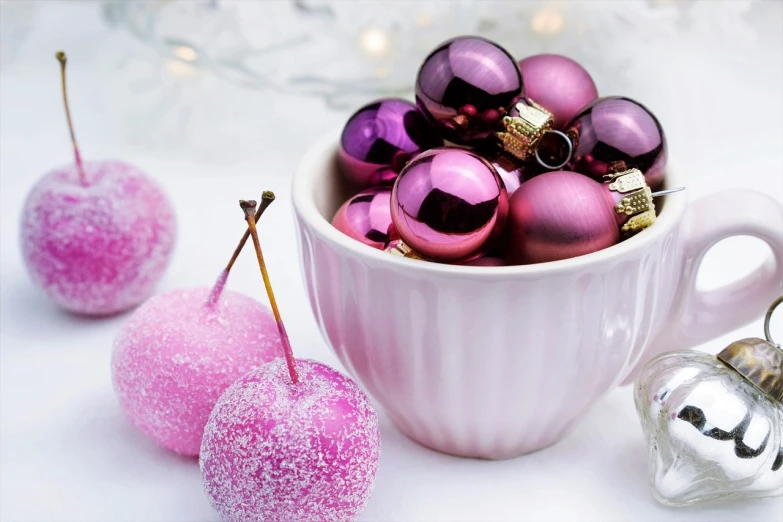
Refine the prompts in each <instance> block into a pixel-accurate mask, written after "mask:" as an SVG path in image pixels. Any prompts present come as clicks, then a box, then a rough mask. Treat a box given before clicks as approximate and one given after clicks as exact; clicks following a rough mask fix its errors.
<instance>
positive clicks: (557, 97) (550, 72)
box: [519, 54, 598, 130]
mask: <svg viewBox="0 0 783 522" xmlns="http://www.w3.org/2000/svg"><path fill="white" fill-rule="evenodd" d="M519 68H520V70H521V71H522V78H524V80H525V95H526V96H527V97H528V98H530V99H531V100H533V101H535V102H536V103H537V104H539V105H541V106H542V107H543V108H545V109H546V110H548V111H549V112H551V113H552V116H553V117H554V120H555V128H556V129H560V130H563V129H564V128H565V126H566V125H567V124H568V123H569V122H570V121H571V120H572V119H573V118H574V117H575V116H576V115H577V114H579V111H581V110H582V109H583V108H584V107H585V106H587V104H589V103H590V102H592V101H593V100H595V99H596V98H598V89H596V87H595V83H594V82H593V79H592V78H591V77H590V74H589V73H588V72H587V71H586V70H585V69H584V67H582V66H581V65H579V64H578V63H577V62H575V61H574V60H572V59H570V58H567V57H565V56H560V55H558V54H537V55H534V56H529V57H527V58H525V59H524V60H522V61H520V62H519Z"/></svg>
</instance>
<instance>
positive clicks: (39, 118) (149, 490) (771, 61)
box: [0, 1, 783, 522]
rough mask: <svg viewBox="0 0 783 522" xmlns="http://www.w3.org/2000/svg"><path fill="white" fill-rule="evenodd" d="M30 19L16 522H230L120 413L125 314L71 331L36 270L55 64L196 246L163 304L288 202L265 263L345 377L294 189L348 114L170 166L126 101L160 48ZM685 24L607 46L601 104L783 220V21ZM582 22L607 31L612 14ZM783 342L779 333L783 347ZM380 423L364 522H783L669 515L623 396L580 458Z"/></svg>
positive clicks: (4, 406)
mask: <svg viewBox="0 0 783 522" xmlns="http://www.w3.org/2000/svg"><path fill="white" fill-rule="evenodd" d="M618 3H619V2H618ZM661 3H666V4H672V3H673V2H661ZM21 4H22V2H6V1H4V2H3V3H2V17H1V18H2V22H3V25H2V34H1V35H0V36H2V40H1V42H2V51H3V62H2V72H1V74H0V205H1V214H0V217H1V222H0V246H1V248H2V257H1V258H0V263H1V266H0V289H1V290H2V292H1V294H0V323H1V325H0V519H2V520H8V521H13V520H20V521H21V520H29V521H33V520H52V521H54V520H57V521H60V520H62V521H65V520H73V521H77V520H78V521H88V520H89V521H121V520H122V521H124V520H134V521H169V520H180V521H201V520H215V516H214V514H213V512H212V510H211V508H210V506H209V504H208V502H207V499H206V497H205V496H204V494H203V492H202V487H201V478H200V475H199V471H198V464H197V462H196V461H195V460H193V459H186V458H181V457H178V456H175V455H172V454H170V453H168V452H166V451H164V450H162V449H159V448H158V447H156V446H155V445H154V444H153V443H152V442H150V441H149V440H147V439H146V438H145V437H143V436H142V435H141V434H140V433H138V432H137V431H136V430H135V429H134V428H133V427H132V426H131V425H130V424H129V423H128V422H127V421H126V420H125V419H124V418H123V415H122V412H121V411H120V409H119V406H118V404H117V402H116V401H115V398H114V394H113V392H112V389H111V382H110V375H109V360H110V355H111V345H112V340H113V337H114V335H115V333H116V332H117V329H118V328H119V327H120V325H121V324H122V323H123V321H125V320H126V319H127V314H126V315H122V316H118V317H113V318H109V319H100V320H95V319H85V318H79V317H74V316H72V315H68V314H65V313H63V312H61V311H59V310H58V309H56V308H55V307H54V306H53V305H51V304H50V303H48V302H47V301H46V300H45V298H44V297H43V296H42V295H41V293H40V292H39V291H38V290H37V289H36V288H34V287H33V286H32V284H31V282H30V280H29V279H28V277H27V275H26V273H25V269H24V267H23V265H22V260H21V256H20V252H19V248H18V240H17V235H18V225H19V215H20V212H21V208H22V204H23V200H24V197H25V194H26V193H27V191H28V190H29V188H30V186H31V185H32V184H33V183H35V181H36V179H37V178H38V177H39V176H41V175H42V174H43V173H44V172H46V171H47V170H48V169H50V168H52V167H54V166H56V165H59V164H62V163H67V162H69V161H71V159H70V158H71V151H70V144H69V142H68V139H67V131H66V127H65V122H64V117H63V111H62V107H61V104H60V97H59V96H60V95H59V84H58V70H57V63H56V61H55V60H54V57H53V55H54V52H55V51H56V50H58V49H60V48H64V49H65V50H66V51H68V52H69V55H70V61H69V68H70V69H69V74H70V81H69V89H70V93H71V109H72V112H73V115H74V120H75V123H76V126H77V136H78V137H79V139H80V141H81V145H82V152H83V155H84V156H85V157H86V158H89V159H93V158H94V159H102V158H117V159H123V160H126V161H129V162H131V163H134V164H136V165H138V166H139V167H141V168H143V169H144V170H146V171H147V172H149V173H150V174H152V175H153V176H155V177H156V178H157V179H158V180H159V181H160V182H161V183H162V184H163V185H164V186H165V187H166V189H167V190H168V192H169V194H170V195H171V198H172V200H173V202H174V205H175V207H176V209H177V213H178V217H179V223H180V237H179V242H178V245H177V249H176V253H175V256H174V258H173V261H172V265H171V266H172V268H171V269H170V270H169V271H168V273H167V275H166V277H165V278H164V280H163V281H162V283H161V285H160V287H159V288H158V291H160V292H162V291H166V290H170V289H173V288H178V287H182V286H196V285H208V284H210V283H211V282H212V281H213V280H214V278H215V276H216V275H217V273H218V272H219V270H220V269H221V267H222V266H224V264H225V262H226V261H227V258H228V257H229V255H230V254H231V252H232V250H233V248H234V245H235V241H236V239H237V238H238V237H239V235H240V234H241V231H242V230H243V229H244V222H243V221H242V216H241V212H240V211H239V210H238V208H237V205H236V201H237V200H238V199H240V198H252V197H257V196H258V195H259V194H260V192H261V191H262V190H264V189H271V190H274V191H275V192H276V193H277V196H278V200H277V202H276V203H275V204H274V205H273V207H271V209H270V211H269V213H268V214H267V215H266V216H265V218H264V219H265V221H264V222H265V223H267V225H265V226H264V227H263V230H262V242H263V243H264V244H265V245H266V247H265V255H266V257H267V259H268V263H269V265H270V272H271V275H272V278H273V282H274V284H275V289H276V293H277V295H278V298H279V301H280V306H281V310H282V312H283V315H284V318H285V320H286V322H287V325H288V331H289V333H290V335H291V339H292V343H293V346H294V350H295V351H296V353H297V355H298V356H299V357H312V358H316V359H320V360H323V361H325V362H327V363H329V364H331V365H333V366H336V367H338V368H339V367H340V365H339V363H338V362H337V360H336V359H335V357H334V356H333V355H332V354H331V352H330V351H329V349H328V347H327V346H326V344H325V343H324V341H323V340H322V338H321V336H320V334H319V332H318V330H317V328H316V325H315V322H314V320H313V318H312V315H311V313H310V310H309V307H308V305H307V301H306V297H305V293H304V288H303V285H302V280H301V278H300V272H299V268H298V266H297V265H298V261H297V253H296V245H295V239H294V230H293V222H292V215H291V214H292V213H291V205H290V201H289V199H290V193H289V181H290V175H291V173H292V172H293V169H294V167H295V164H296V162H297V159H298V158H299V157H300V156H301V154H302V153H303V151H304V149H305V148H306V147H307V146H308V145H309V144H310V143H311V142H312V141H313V140H314V139H315V138H317V137H318V136H319V135H320V134H322V133H324V132H326V131H328V130H330V129H331V128H333V127H335V126H337V125H340V124H341V123H342V122H343V121H344V120H345V118H346V117H347V115H348V114H347V113H345V112H340V111H334V110H330V109H329V108H327V107H326V106H325V105H324V103H323V102H321V101H320V100H318V99H305V98H301V97H297V96H286V95H280V94H270V93H264V92H258V91H247V92H242V93H241V95H242V96H245V98H243V100H246V103H248V104H249V105H248V106H249V107H250V106H251V105H253V106H255V105H257V104H262V105H264V106H265V107H267V108H268V110H267V111H266V117H265V118H263V119H259V120H258V121H257V126H258V128H259V129H261V130H260V135H261V136H262V139H259V141H258V142H257V143H256V144H254V146H253V147H246V148H243V149H239V150H238V151H237V152H232V156H231V157H225V156H226V155H223V156H222V157H217V158H213V160H212V161H205V160H202V159H200V156H198V152H199V151H198V150H195V147H194V150H193V151H192V154H188V153H187V152H184V151H185V150H186V149H187V146H188V144H187V143H184V144H183V143H182V142H176V143H174V142H173V141H172V145H171V146H169V145H168V143H167V141H166V139H168V138H167V137H166V136H163V135H162V136H161V138H160V142H159V143H158V144H157V146H153V145H155V144H151V143H150V141H151V140H150V139H149V138H150V137H153V138H155V139H157V136H158V135H157V134H155V131H156V127H155V123H154V122H153V123H150V124H149V129H148V131H149V132H148V133H146V137H147V138H148V139H146V140H138V139H134V138H133V133H129V132H127V131H128V128H132V129H133V130H134V131H135V136H136V137H138V135H139V131H140V130H141V131H142V132H141V134H142V135H145V133H144V132H143V131H144V123H143V122H142V121H141V120H139V118H136V119H134V120H133V121H130V120H128V115H129V114H131V113H133V111H134V105H133V104H134V103H139V100H138V99H136V98H134V97H133V96H132V95H131V94H129V91H128V90H127V89H125V88H123V82H124V81H125V79H126V78H127V77H126V76H123V73H119V72H117V68H116V63H117V62H118V60H120V59H121V58H122V57H123V56H127V55H128V54H133V53H135V52H137V51H138V52H142V51H141V50H139V49H140V46H141V45H142V44H140V43H139V42H137V41H135V40H133V39H131V38H129V37H127V36H125V35H124V34H121V33H118V32H117V31H112V30H110V29H108V28H106V27H105V25H104V23H103V22H102V19H101V17H100V11H99V10H100V6H99V4H98V3H97V2H83V3H66V2H25V4H26V6H24V7H20V5H21ZM623 4H627V5H628V9H629V13H630V14H629V15H628V16H629V17H632V16H641V15H639V14H638V9H637V8H638V5H636V4H639V2H623ZM707 4H709V5H707ZM615 5H617V4H615ZM634 5H636V7H634ZM386 7H387V8H388V7H389V4H386ZM677 8H678V9H682V10H683V11H682V12H683V13H684V14H683V15H682V17H681V18H679V19H678V20H677V21H675V22H674V23H673V25H671V27H669V28H668V29H669V30H670V32H668V33H667V31H666V30H665V29H666V28H660V27H658V26H656V23H657V22H656V21H654V20H644V19H641V20H636V21H637V22H638V23H639V25H640V26H641V27H644V28H646V30H647V32H646V33H644V34H642V35H640V34H639V33H638V32H629V33H628V34H627V35H623V38H624V42H625V44H623V43H622V42H619V41H615V42H606V46H607V52H612V53H617V54H616V55H611V56H609V55H607V59H617V56H620V57H621V58H623V60H625V58H628V59H627V60H625V61H624V62H623V63H624V65H623V67H624V69H623V71H624V72H623V78H622V79H620V78H617V79H616V81H615V79H614V78H611V77H606V75H601V76H600V77H598V78H597V80H598V83H599V91H600V92H602V93H604V94H609V93H615V92H614V91H615V90H616V88H617V87H618V86H622V87H623V89H624V90H623V93H625V94H628V95H629V96H632V97H634V98H637V99H639V100H642V101H643V102H644V103H645V104H647V105H648V106H649V107H651V108H652V109H653V110H654V111H655V112H656V114H657V115H658V116H659V118H660V119H661V121H662V123H663V125H664V128H665V129H666V130H667V133H668V137H669V144H670V148H671V155H672V157H674V158H676V161H677V163H678V165H679V166H680V167H682V168H684V169H686V170H687V172H688V175H689V180H690V181H689V186H688V193H689V198H690V199H691V200H693V199H695V198H698V197H699V196H701V195H704V194H707V193H710V192H713V191H716V190H723V189H733V188H756V189H759V190H763V191H764V192H767V193H769V194H771V195H773V196H774V197H776V198H778V199H780V200H781V201H783V101H782V97H781V93H783V9H781V4H780V3H778V2H764V3H762V4H757V3H753V2H739V1H738V2H695V3H693V4H689V5H688V6H680V7H677ZM634 9H636V11H634ZM634 13H636V14H634ZM571 16H572V18H571V19H573V17H578V16H592V17H596V16H600V10H599V9H594V10H593V11H591V12H590V13H587V14H585V13H581V14H580V13H576V14H573V13H572V15H571ZM571 19H569V20H571ZM641 36H644V38H645V40H644V41H641V40H640V37H641ZM737 42H739V43H737ZM539 43H540V42H539ZM557 46H558V43H557V42H555V43H553V44H552V45H551V46H550V47H551V48H552V50H554V51H557V50H558V47H557ZM539 47H540V46H539ZM610 49H611V51H610ZM511 50H512V52H515V53H518V54H519V55H520V56H521V55H523V54H524V52H523V51H521V50H518V49H511ZM420 58H421V57H412V58H411V59H415V60H419V59H420ZM587 65H588V69H589V68H590V67H589V64H587ZM225 89H226V90H225V92H224V94H223V96H232V97H234V96H237V97H238V96H240V94H239V93H240V90H239V89H237V88H234V87H228V86H226V87H225ZM218 95H220V94H219V93H218ZM212 102H213V100H210V99H204V100H202V101H200V102H199V103H204V104H205V105H206V104H210V103H212ZM171 103H175V101H172V102H171ZM214 103H218V102H217V101H215V102H214ZM291 115H296V116H295V117H293V116H291ZM239 125H244V126H245V127H247V126H248V125H253V122H252V121H251V122H248V121H241V122H239V121H238V122H236V125H235V126H233V127H232V125H231V122H222V123H221V124H220V125H219V126H216V128H213V129H210V130H211V131H212V132H213V133H214V134H215V136H222V137H224V138H225V136H232V133H234V132H236V128H238V127H237V126H239ZM153 141H154V140H153ZM196 158H199V159H196ZM752 211H753V209H744V208H732V209H727V212H738V213H740V212H752ZM765 254H766V247H763V246H761V245H760V244H759V243H758V242H756V241H753V240H749V239H736V240H731V241H727V242H724V243H723V244H721V245H719V246H718V247H716V248H715V249H714V250H713V251H712V252H711V253H710V255H709V256H708V259H707V260H706V262H705V265H704V267H703V270H702V273H701V283H703V284H704V285H705V286H707V287H715V286H719V285H721V284H722V283H724V282H726V281H728V280H731V279H733V278H735V277H738V276H739V275H741V274H743V273H746V272H748V271H749V270H751V269H752V268H753V267H754V266H756V265H757V264H758V263H760V260H761V258H762V256H764V255H765ZM229 286H230V288H232V289H234V290H239V291H243V292H246V293H248V294H250V295H253V296H255V297H257V298H259V299H261V300H264V297H263V293H262V292H263V290H262V284H261V280H260V277H259V275H258V273H257V268H256V267H255V265H254V260H253V258H252V257H250V256H243V257H241V258H240V260H239V262H238V264H237V265H236V267H235V268H234V271H233V273H232V276H231V279H230V280H229ZM781 326H783V325H781V322H780V321H777V324H776V325H775V328H777V331H778V332H779V333H778V335H779V336H783V329H781ZM761 334H762V330H761V321H760V320H757V321H755V322H754V323H753V324H751V325H748V326H747V327H744V328H742V329H740V330H737V331H735V332H732V333H730V334H728V335H725V336H723V337H721V338H720V339H716V340H714V341H712V342H710V343H708V344H707V345H705V346H703V347H701V348H703V349H705V350H707V351H710V352H716V351H718V350H720V349H721V348H722V347H723V346H725V345H726V344H727V343H728V342H730V341H732V340H735V339H738V338H741V337H747V336H760V335H761ZM672 348H677V347H672ZM382 419H383V420H382V431H383V451H382V456H381V465H380V470H379V473H378V479H377V485H376V490H375V493H374V495H373V497H372V499H371V501H370V503H369V505H368V507H367V509H366V511H365V512H364V514H363V516H362V517H361V520H367V521H370V520H372V521H391V520H394V521H403V520H406V521H407V520H410V521H413V520H421V521H430V520H443V521H456V520H466V521H467V520H476V521H493V520H536V521H537V520H553V521H554V520H557V521H559V520H596V521H599V520H600V521H610V520H611V521H630V520H638V521H660V520H667V521H675V520H683V521H686V520H687V521H697V520H699V521H711V522H714V521H724V520H725V521H728V520H736V521H761V520H764V521H772V520H778V521H779V520H781V519H783V499H780V498H777V499H770V500H764V501H754V502H730V503H721V504H713V505H709V506H701V507H694V508H687V509H677V510H675V509H668V508H664V507H662V506H659V505H657V504H656V503H655V501H654V500H653V499H652V497H651V495H650V494H649V490H648V486H647V475H646V473H647V464H646V449H645V445H644V441H643V438H642V434H641V430H640V427H639V424H638V420H637V418H636V413H635V411H634V409H633V401H632V397H631V390H630V389H629V388H621V389H617V390H615V391H613V392H611V393H609V394H608V395H607V396H606V397H605V398H604V399H603V400H602V401H600V402H599V403H598V404H597V405H596V406H595V408H594V409H593V410H592V411H591V412H590V414H589V415H588V416H587V417H586V418H585V420H584V421H583V422H582V423H581V425H580V426H578V428H577V429H576V431H575V432H574V433H572V434H571V435H570V436H568V437H567V438H566V439H565V440H564V441H562V442H561V443H559V444H557V445H555V446H554V447H551V448H549V449H546V450H544V451H541V452H538V453H535V454H532V455H528V456H525V457H521V458H518V459H514V460H509V461H503V462H483V461H475V460H466V459H460V458H455V457H450V456H446V455H442V454H439V453H436V452H433V451H430V450H427V449H425V448H422V447H420V446H418V445H417V444H415V443H413V442H411V441H409V440H407V439H406V438H405V437H404V436H403V435H401V434H400V433H399V432H398V431H397V430H396V429H395V428H394V427H393V426H392V425H391V424H390V423H389V421H388V419H387V418H386V417H385V416H383V415H382Z"/></svg>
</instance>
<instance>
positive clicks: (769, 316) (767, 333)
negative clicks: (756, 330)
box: [764, 295, 783, 348]
mask: <svg viewBox="0 0 783 522" xmlns="http://www.w3.org/2000/svg"><path fill="white" fill-rule="evenodd" d="M780 303H783V295H781V296H780V297H778V298H777V299H775V302H773V303H772V305H771V306H770V307H769V310H767V315H766V316H764V337H766V338H767V341H768V342H769V343H770V344H774V345H775V346H777V347H778V348H780V345H779V344H778V343H776V342H775V341H773V340H772V332H770V330H769V323H770V321H772V313H773V312H774V311H775V308H777V307H778V305H780Z"/></svg>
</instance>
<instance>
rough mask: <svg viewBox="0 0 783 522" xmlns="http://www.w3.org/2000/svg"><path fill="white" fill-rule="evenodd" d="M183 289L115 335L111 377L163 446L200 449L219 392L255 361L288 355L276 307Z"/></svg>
mask: <svg viewBox="0 0 783 522" xmlns="http://www.w3.org/2000/svg"><path fill="white" fill-rule="evenodd" d="M226 275H227V272H223V274H222V275H221V278H220V279H219V280H218V284H217V285H216V288H215V289H213V292H212V295H210V289H209V288H189V289H180V290H174V291H172V292H168V293H166V294H162V295H158V296H155V297H153V298H152V299H150V300H149V301H147V302H146V303H144V304H143V305H142V306H141V307H139V309H138V310H136V311H135V312H134V313H133V315H132V316H131V317H130V319H129V320H128V322H127V323H126V324H125V325H124V326H123V327H122V329H121V330H120V332H119V334H118V335H117V338H116V340H115V341H114V355H113V358H112V377H113V381H114V389H115V391H116V392H117V396H118V398H119V400H120V404H121V405H122V408H123V410H124V411H125V413H126V414H127V416H128V417H129V418H130V420H131V422H133V424H135V425H136V426H137V427H138V428H139V429H141V431H143V432H144V433H146V434H147V435H149V436H150V437H151V438H152V439H154V440H155V442H157V443H158V444H160V445H161V446H163V447H165V448H168V449H171V450H173V451H176V452H177V453H181V454H184V455H194V456H195V455H198V452H199V448H200V446H201V437H202V434H203V431H204V425H205V424H206V423H207V419H208V418H209V414H210V412H211V411H212V408H213V407H214V405H215V403H216V402H217V400H218V398H219V397H220V395H221V394H222V393H223V392H224V391H225V390H226V388H228V387H229V386H230V385H231V384H232V383H233V382H234V381H236V380H237V379H238V378H240V377H241V376H242V375H244V374H246V373H247V372H249V371H250V370H252V369H253V368H255V367H257V366H260V365H262V364H264V363H266V362H268V361H271V360H272V359H274V358H275V357H280V356H282V355H283V351H282V349H281V347H280V339H279V338H278V335H277V326H276V325H275V320H274V318H273V317H272V314H271V313H270V312H269V309H268V308H267V307H265V306H264V305H262V304H261V303H259V302H258V301H256V300H254V299H251V298H249V297H247V296H245V295H242V294H240V293H237V292H232V291H230V290H226V291H223V292H222V293H221V292H220V290H221V289H222V285H223V283H224V282H225V276H226Z"/></svg>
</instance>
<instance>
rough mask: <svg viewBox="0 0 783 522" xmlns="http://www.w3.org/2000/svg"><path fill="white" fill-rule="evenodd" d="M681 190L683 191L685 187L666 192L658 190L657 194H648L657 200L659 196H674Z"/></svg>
mask: <svg viewBox="0 0 783 522" xmlns="http://www.w3.org/2000/svg"><path fill="white" fill-rule="evenodd" d="M681 190H685V187H677V188H673V189H667V190H659V191H658V192H653V193H652V194H650V196H651V197H654V198H657V197H659V196H665V195H666V194H674V193H675V192H679V191H681Z"/></svg>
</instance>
